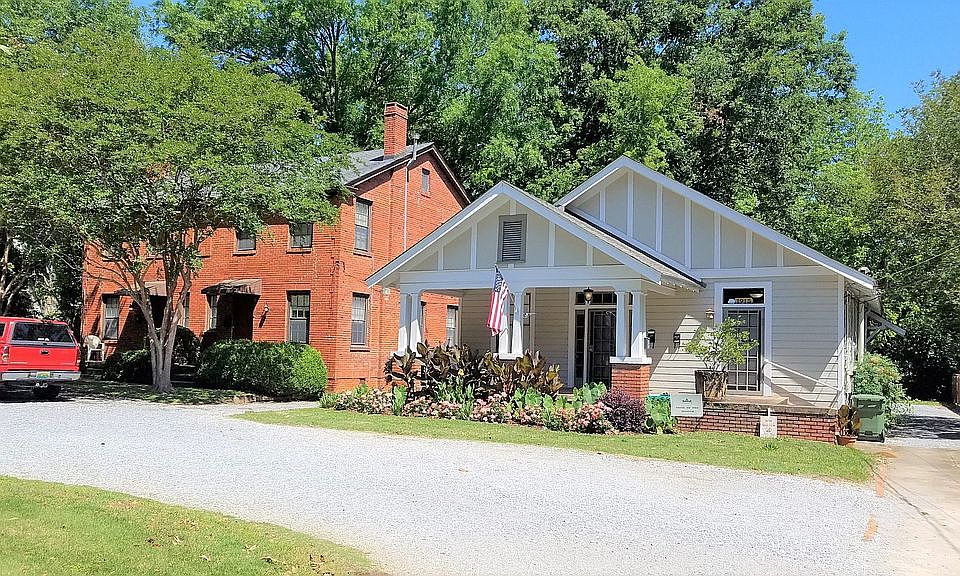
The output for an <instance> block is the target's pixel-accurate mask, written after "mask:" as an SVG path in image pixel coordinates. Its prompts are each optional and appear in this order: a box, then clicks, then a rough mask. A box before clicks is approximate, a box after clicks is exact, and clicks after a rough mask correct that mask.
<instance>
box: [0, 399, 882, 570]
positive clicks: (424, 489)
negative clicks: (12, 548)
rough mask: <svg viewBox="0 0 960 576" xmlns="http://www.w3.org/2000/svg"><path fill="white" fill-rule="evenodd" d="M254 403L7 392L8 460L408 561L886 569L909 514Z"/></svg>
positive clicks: (811, 486)
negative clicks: (267, 413)
mask: <svg viewBox="0 0 960 576" xmlns="http://www.w3.org/2000/svg"><path fill="white" fill-rule="evenodd" d="M268 407H269V408H275V407H276V406H268ZM246 409H249V408H248V407H234V406H208V407H174V406H161V405H155V404H146V403H135V402H124V401H114V402H105V401H73V402H51V403H14V404H0V422H2V425H0V430H2V435H3V440H4V449H3V451H2V452H0V474H8V475H14V476H20V477H25V478H39V479H45V480H53V481H59V482H66V483H72V484H89V485H93V486H98V487H103V488H108V489H113V490H118V491H122V492H127V493H131V494H135V495H139V496H145V497H149V498H154V499H157V500H161V501H165V502H171V503H178V504H184V505H187V506H194V507H200V508H206V509H212V510H219V511H222V512H226V513H228V514H232V515H236V516H239V517H243V518H248V519H254V520H264V521H270V522H275V523H277V524H282V525H285V526H288V527H291V528H294V529H297V530H301V531H304V532H309V533H312V534H315V535H317V536H320V537H324V538H328V539H331V540H334V541H337V542H340V543H344V544H349V545H353V546H355V547H357V548H360V549H362V550H365V551H367V552H369V553H370V554H371V557H372V558H373V560H374V561H375V562H377V563H378V564H379V565H380V567H381V568H382V569H384V570H385V571H387V572H389V573H391V574H397V575H399V574H427V575H444V574H458V575H459V574H464V575H466V574H483V575H487V574H490V575H494V574H496V575H510V574H532V573H536V574H577V575H581V574H605V575H616V574H638V573H649V574H765V575H766V574H784V575H789V574H798V575H799V574H802V575H804V576H806V575H808V574H856V573H867V571H868V570H871V569H875V571H874V573H880V574H883V573H886V568H883V567H881V566H880V565H878V564H872V563H874V562H877V563H880V564H883V563H885V562H886V559H885V558H882V553H883V552H884V551H885V550H890V549H891V548H890V542H891V538H892V536H891V533H892V532H895V528H894V527H895V525H896V523H897V522H898V517H899V514H900V512H899V511H898V510H896V509H895V508H894V507H893V505H892V504H891V502H890V500H889V499H880V498H877V497H876V496H875V495H874V493H873V491H872V490H869V489H866V488H863V487H859V486H853V485H848V484H842V483H828V482H821V481H817V480H810V479H805V478H795V477H785V476H775V475H760V474H752V473H746V472H738V471H732V470H724V469H718V468H711V467H707V466H696V465H684V464H676V463H668V462H658V461H652V460H632V459H628V458H622V457H615V456H605V455H600V454H591V453H585V452H577V451H565V450H558V449H548V448H537V447H530V446H512V445H499V444H486V443H474V442H462V441H448V440H428V439H415V438H402V437H388V436H380V435H375V434H364V433H355V432H344V431H333V430H316V429H306V428H290V427H281V426H271V425H265V424H257V423H254V422H247V421H241V420H236V419H230V418H227V417H226V416H227V415H229V414H231V413H235V412H238V411H242V410H246ZM871 518H872V519H873V521H875V522H876V523H877V525H878V527H879V530H878V531H877V534H876V536H874V537H872V538H870V537H867V538H865V537H864V532H865V530H866V529H867V526H868V522H870V521H871ZM878 554H879V555H881V557H880V558H879V559H877V558H878Z"/></svg>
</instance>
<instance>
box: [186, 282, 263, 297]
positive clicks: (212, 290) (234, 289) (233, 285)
mask: <svg viewBox="0 0 960 576" xmlns="http://www.w3.org/2000/svg"><path fill="white" fill-rule="evenodd" d="M262 285H263V283H262V282H261V280H260V279H259V278H247V279H243V280H224V281H223V282H218V283H216V284H212V285H210V286H207V287H206V288H204V289H203V290H201V291H200V292H202V293H203V294H253V295H254V296H259V295H260V292H261V290H262Z"/></svg>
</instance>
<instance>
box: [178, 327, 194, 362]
mask: <svg viewBox="0 0 960 576" xmlns="http://www.w3.org/2000/svg"><path fill="white" fill-rule="evenodd" d="M199 361H200V339H199V338H197V335H196V334H194V333H193V331H192V330H190V329H189V328H187V327H186V326H177V335H176V336H175V337H174V341H173V363H174V364H189V365H190V366H196V365H197V362H199Z"/></svg>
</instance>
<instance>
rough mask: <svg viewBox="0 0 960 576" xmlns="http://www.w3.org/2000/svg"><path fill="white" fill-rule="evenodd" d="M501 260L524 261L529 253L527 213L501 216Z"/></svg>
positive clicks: (498, 258)
mask: <svg viewBox="0 0 960 576" xmlns="http://www.w3.org/2000/svg"><path fill="white" fill-rule="evenodd" d="M498 246H499V250H498V254H497V261H499V262H523V261H524V260H525V259H526V255H527V215H526V214H517V215H515V216H501V217H500V241H499V244H498Z"/></svg>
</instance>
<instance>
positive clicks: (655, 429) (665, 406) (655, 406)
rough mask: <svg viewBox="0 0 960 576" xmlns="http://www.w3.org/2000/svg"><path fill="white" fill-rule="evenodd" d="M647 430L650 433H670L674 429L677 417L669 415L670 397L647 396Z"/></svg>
mask: <svg viewBox="0 0 960 576" xmlns="http://www.w3.org/2000/svg"><path fill="white" fill-rule="evenodd" d="M646 408H647V423H646V429H647V432H650V433H652V434H671V433H673V432H674V431H676V428H677V419H676V418H675V417H673V416H671V415H670V399H669V398H662V397H657V396H654V397H648V398H647V402H646Z"/></svg>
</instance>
